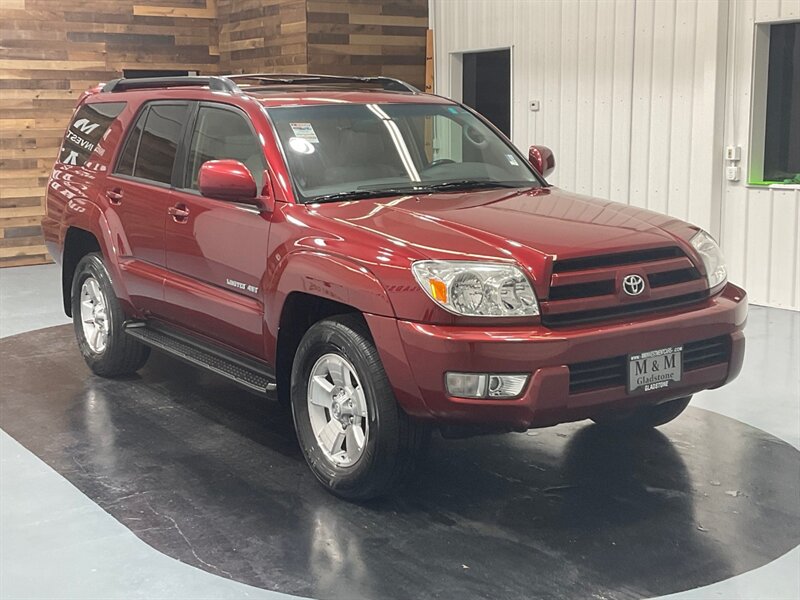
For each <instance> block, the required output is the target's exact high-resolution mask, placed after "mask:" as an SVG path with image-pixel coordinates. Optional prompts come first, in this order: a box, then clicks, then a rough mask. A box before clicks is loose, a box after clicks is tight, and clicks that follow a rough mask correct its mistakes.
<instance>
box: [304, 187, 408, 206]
mask: <svg viewBox="0 0 800 600" xmlns="http://www.w3.org/2000/svg"><path fill="white" fill-rule="evenodd" d="M416 191H417V189H416V188H407V187H405V188H381V189H378V190H352V191H349V192H336V193H334V194H325V195H324V196H317V197H316V198H312V199H311V200H309V201H308V204H316V203H323V202H341V201H344V200H364V199H366V198H381V197H383V196H402V195H404V194H413V193H414V192H416Z"/></svg>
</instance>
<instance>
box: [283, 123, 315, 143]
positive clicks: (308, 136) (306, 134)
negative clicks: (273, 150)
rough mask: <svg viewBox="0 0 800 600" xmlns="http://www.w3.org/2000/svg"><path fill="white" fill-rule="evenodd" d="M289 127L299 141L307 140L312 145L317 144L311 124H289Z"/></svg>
mask: <svg viewBox="0 0 800 600" xmlns="http://www.w3.org/2000/svg"><path fill="white" fill-rule="evenodd" d="M289 126H290V127H291V128H292V131H293V132H294V135H295V137H299V138H300V139H301V140H308V141H309V142H311V143H312V144H319V138H318V137H317V134H316V132H315V131H314V128H313V127H312V126H311V123H289Z"/></svg>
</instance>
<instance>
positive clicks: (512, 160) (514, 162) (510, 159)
mask: <svg viewBox="0 0 800 600" xmlns="http://www.w3.org/2000/svg"><path fill="white" fill-rule="evenodd" d="M506 158H507V159H508V162H509V163H510V164H512V165H514V166H515V167H518V166H519V163H518V162H517V159H516V157H515V156H514V155H513V154H506Z"/></svg>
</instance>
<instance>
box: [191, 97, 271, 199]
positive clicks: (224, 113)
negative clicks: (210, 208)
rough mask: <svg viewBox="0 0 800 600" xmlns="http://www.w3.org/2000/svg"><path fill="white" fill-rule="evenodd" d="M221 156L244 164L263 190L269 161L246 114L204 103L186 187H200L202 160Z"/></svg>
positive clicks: (194, 136) (198, 116)
mask: <svg viewBox="0 0 800 600" xmlns="http://www.w3.org/2000/svg"><path fill="white" fill-rule="evenodd" d="M221 159H232V160H238V161H239V162H241V163H243V164H244V165H245V166H246V167H247V168H248V169H249V170H250V173H251V174H252V175H253V179H255V181H256V186H257V189H259V190H260V189H261V187H262V185H263V182H264V169H266V168H267V164H266V161H265V160H264V152H263V150H262V148H261V146H260V144H259V143H258V141H257V140H256V137H255V135H254V134H253V131H252V129H251V128H250V124H249V123H248V121H247V119H246V118H245V116H244V115H242V114H239V113H238V112H236V111H233V110H229V109H227V108H215V107H213V106H201V107H200V110H199V111H198V113H197V121H196V123H195V128H194V134H193V135H192V143H191V145H190V147H189V161H188V166H187V169H186V181H185V182H184V187H186V188H188V189H192V190H196V189H198V186H197V177H198V175H199V173H200V167H202V166H203V163H205V162H207V161H209V160H221Z"/></svg>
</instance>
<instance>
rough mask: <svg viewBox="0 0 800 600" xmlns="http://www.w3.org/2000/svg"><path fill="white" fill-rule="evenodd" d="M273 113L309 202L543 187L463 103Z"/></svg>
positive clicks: (300, 189)
mask: <svg viewBox="0 0 800 600" xmlns="http://www.w3.org/2000/svg"><path fill="white" fill-rule="evenodd" d="M269 114H270V117H271V118H272V120H273V123H274V124H275V128H276V129H277V132H278V137H279V138H280V142H281V144H282V146H283V149H284V154H285V155H286V160H287V162H288V164H289V170H290V172H291V176H292V179H293V181H294V184H295V189H296V190H297V192H298V194H299V196H300V198H299V200H300V201H301V202H324V201H328V200H330V201H335V200H350V199H359V198H369V197H376V196H380V195H384V196H386V195H391V194H402V193H424V192H428V191H431V192H432V191H446V190H460V189H471V188H485V187H538V186H539V185H540V184H539V180H538V179H537V177H536V175H535V174H534V172H533V170H532V169H531V167H530V166H529V165H528V164H527V163H526V161H525V160H523V159H522V158H520V156H519V154H517V153H516V151H515V150H514V149H513V148H512V147H511V146H510V145H509V144H508V143H507V142H506V141H504V140H503V139H502V138H500V137H499V136H498V135H497V134H495V133H494V132H493V131H492V130H491V129H489V128H488V127H487V126H486V125H484V123H483V122H482V121H481V120H480V119H478V118H477V117H476V116H474V115H473V114H472V113H470V112H468V111H467V110H465V109H463V108H461V107H460V106H455V105H448V104H445V105H441V104H342V105H325V106H292V107H280V108H270V109H269Z"/></svg>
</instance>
